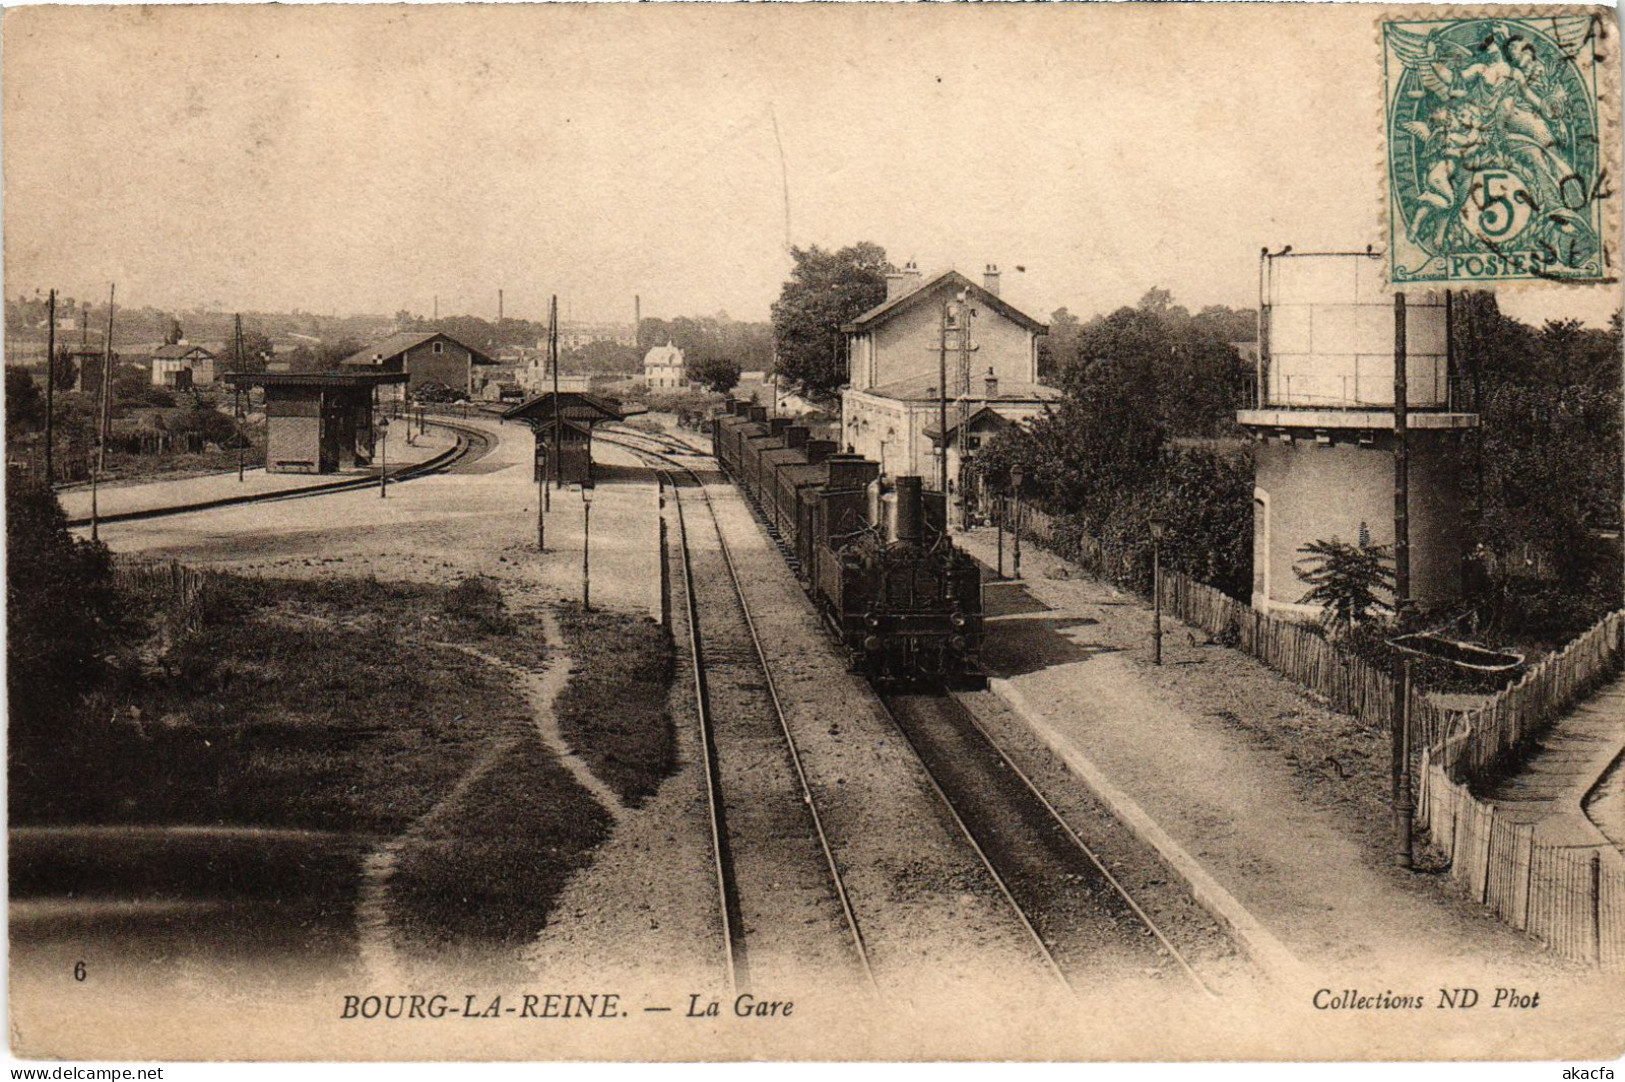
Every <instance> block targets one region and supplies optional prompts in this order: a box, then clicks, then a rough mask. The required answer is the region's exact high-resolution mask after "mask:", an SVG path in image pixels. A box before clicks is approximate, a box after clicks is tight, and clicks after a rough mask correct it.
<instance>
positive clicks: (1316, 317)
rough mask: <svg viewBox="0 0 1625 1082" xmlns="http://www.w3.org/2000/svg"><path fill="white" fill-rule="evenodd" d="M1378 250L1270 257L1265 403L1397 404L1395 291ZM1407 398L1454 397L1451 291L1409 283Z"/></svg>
mask: <svg viewBox="0 0 1625 1082" xmlns="http://www.w3.org/2000/svg"><path fill="white" fill-rule="evenodd" d="M1382 266H1383V263H1382V255H1381V253H1376V254H1370V255H1368V254H1366V253H1363V252H1362V253H1354V254H1342V253H1338V254H1310V253H1305V254H1303V255H1295V254H1287V255H1281V256H1272V257H1269V258H1268V259H1267V260H1266V265H1265V269H1264V297H1263V301H1264V333H1265V335H1266V336H1267V338H1266V349H1267V354H1266V356H1265V358H1264V361H1263V363H1264V366H1265V367H1264V371H1263V373H1262V374H1263V387H1264V401H1263V402H1262V403H1261V405H1262V406H1264V407H1266V408H1268V407H1272V406H1273V407H1286V408H1298V409H1320V410H1335V409H1370V408H1374V407H1387V408H1390V409H1391V408H1393V404H1394V297H1393V294H1392V293H1389V292H1385V291H1384V288H1383V276H1382ZM1405 301H1406V321H1405V349H1406V364H1405V371H1406V380H1407V384H1408V385H1407V388H1406V399H1407V402H1408V404H1409V406H1410V408H1412V409H1430V408H1432V409H1444V408H1446V407H1447V406H1448V404H1449V395H1450V371H1449V358H1448V355H1447V352H1446V350H1447V343H1448V341H1449V336H1448V332H1447V329H1446V314H1445V295H1444V293H1443V292H1440V291H1433V290H1406V291H1405Z"/></svg>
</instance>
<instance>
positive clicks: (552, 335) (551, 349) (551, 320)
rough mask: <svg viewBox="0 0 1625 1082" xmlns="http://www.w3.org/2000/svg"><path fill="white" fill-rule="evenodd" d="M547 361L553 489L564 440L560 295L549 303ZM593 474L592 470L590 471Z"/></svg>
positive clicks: (549, 457)
mask: <svg viewBox="0 0 1625 1082" xmlns="http://www.w3.org/2000/svg"><path fill="white" fill-rule="evenodd" d="M547 360H548V363H549V364H551V365H552V366H553V444H552V446H551V447H549V448H548V455H547V461H548V464H549V465H550V466H552V468H553V487H554V488H558V487H559V454H558V452H559V447H560V445H561V443H562V442H563V440H564V417H563V410H562V408H561V407H560V406H559V295H558V294H557V293H555V294H553V296H552V298H551V299H550V300H549V301H548V303H547ZM588 472H589V473H590V472H591V471H590V470H589V471H588Z"/></svg>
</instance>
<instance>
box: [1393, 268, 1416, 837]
mask: <svg viewBox="0 0 1625 1082" xmlns="http://www.w3.org/2000/svg"><path fill="white" fill-rule="evenodd" d="M1405 364H1406V342H1405V294H1403V293H1395V294H1394V622H1395V626H1396V629H1397V630H1398V631H1399V633H1400V634H1401V635H1403V634H1404V633H1405V632H1406V631H1407V630H1409V625H1410V617H1411V512H1410V495H1411V493H1410V485H1411V473H1410V469H1411V462H1410V403H1409V402H1408V401H1407V399H1408V397H1409V386H1408V384H1407V377H1406V372H1405ZM1393 681H1394V695H1393V715H1394V716H1393V760H1394V764H1393V782H1394V834H1395V838H1394V841H1395V843H1396V848H1395V852H1394V860H1395V862H1396V863H1397V864H1398V865H1399V866H1400V867H1401V868H1409V867H1411V866H1412V863H1413V858H1414V855H1413V853H1412V850H1411V830H1412V827H1413V825H1414V823H1413V820H1414V817H1415V814H1416V808H1415V802H1414V801H1413V800H1412V797H1411V742H1410V713H1411V703H1410V693H1411V686H1410V685H1411V682H1410V663H1409V662H1398V661H1396V662H1395V663H1394V674H1393Z"/></svg>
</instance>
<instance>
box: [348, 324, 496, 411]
mask: <svg viewBox="0 0 1625 1082" xmlns="http://www.w3.org/2000/svg"><path fill="white" fill-rule="evenodd" d="M496 364H497V361H496V359H495V358H493V357H490V356H488V355H486V354H485V353H482V352H481V351H479V350H477V349H475V348H474V347H473V346H468V345H464V344H463V343H462V342H459V341H458V340H457V339H455V338H453V337H452V336H451V335H449V334H447V333H445V332H444V331H402V332H399V333H396V334H392V335H390V336H389V337H388V338H385V339H384V340H383V341H381V342H376V343H374V344H373V345H370V346H368V347H367V348H366V349H363V350H359V351H357V352H355V353H352V354H351V355H350V356H348V357H346V358H344V360H342V361H340V362H339V368H340V369H341V370H343V371H350V372H384V373H396V374H404V375H405V376H406V379H404V380H399V381H393V380H392V381H390V384H389V386H390V388H391V389H390V391H389V394H390V395H391V396H392V398H393V399H395V400H404V399H405V398H406V397H408V396H409V395H410V394H411V393H412V390H413V389H414V388H416V387H421V386H423V385H424V384H426V383H439V384H443V385H444V386H446V387H449V388H451V390H453V391H459V392H461V393H463V394H465V395H467V396H469V397H470V398H472V397H473V396H474V395H475V394H476V392H478V391H479V390H480V389H481V388H482V387H483V385H484V381H483V379H482V378H480V377H478V376H476V373H475V369H476V368H480V367H485V366H494V365H496Z"/></svg>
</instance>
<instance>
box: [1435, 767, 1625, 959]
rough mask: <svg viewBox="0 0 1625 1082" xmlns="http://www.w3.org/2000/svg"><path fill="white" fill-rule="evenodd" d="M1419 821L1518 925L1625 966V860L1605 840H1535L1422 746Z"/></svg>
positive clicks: (1572, 954)
mask: <svg viewBox="0 0 1625 1082" xmlns="http://www.w3.org/2000/svg"><path fill="white" fill-rule="evenodd" d="M1416 821H1417V825H1418V826H1420V827H1422V828H1424V829H1426V830H1427V831H1428V833H1429V834H1430V835H1431V836H1432V838H1433V842H1434V844H1435V845H1436V846H1437V847H1438V848H1439V849H1440V850H1441V851H1443V853H1444V855H1445V856H1446V857H1448V858H1449V860H1450V874H1451V877H1452V878H1454V879H1455V880H1457V881H1458V882H1459V883H1461V884H1462V885H1463V886H1464V887H1465V888H1466V889H1467V892H1468V893H1469V894H1470V895H1472V897H1473V898H1474V899H1476V900H1477V901H1478V902H1480V903H1482V904H1483V905H1485V906H1488V907H1489V908H1490V909H1492V910H1494V911H1495V914H1496V916H1498V917H1499V918H1500V919H1501V920H1503V921H1505V922H1506V923H1508V924H1510V925H1512V926H1513V927H1514V928H1518V929H1521V930H1523V931H1526V932H1529V933H1530V934H1531V935H1534V936H1537V937H1539V938H1540V939H1541V940H1542V941H1543V942H1544V943H1545V944H1546V946H1547V948H1548V949H1550V950H1551V951H1553V952H1554V953H1556V954H1559V955H1562V956H1563V957H1564V958H1569V959H1572V960H1574V961H1577V962H1586V963H1591V964H1593V965H1598V966H1602V967H1604V968H1607V969H1621V968H1625V859H1622V858H1621V857H1620V854H1619V852H1618V851H1617V850H1615V849H1612V848H1611V847H1607V846H1603V845H1601V844H1598V845H1584V846H1555V845H1544V844H1541V843H1540V842H1537V841H1536V840H1535V829H1534V827H1533V825H1531V824H1528V823H1515V822H1512V821H1510V820H1509V819H1507V818H1505V817H1504V816H1502V815H1499V814H1498V813H1497V810H1496V807H1495V805H1494V804H1490V803H1488V802H1486V801H1482V800H1479V799H1478V798H1476V797H1474V796H1473V794H1472V793H1471V792H1470V791H1469V790H1468V787H1467V786H1466V785H1465V784H1462V783H1459V782H1455V781H1452V780H1451V779H1450V775H1449V772H1448V771H1447V770H1446V769H1445V766H1444V764H1443V763H1441V762H1439V761H1438V760H1437V759H1435V758H1434V757H1433V755H1432V753H1431V752H1430V751H1427V750H1424V751H1423V753H1422V770H1421V774H1420V792H1419V793H1418V800H1417V811H1416Z"/></svg>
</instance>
